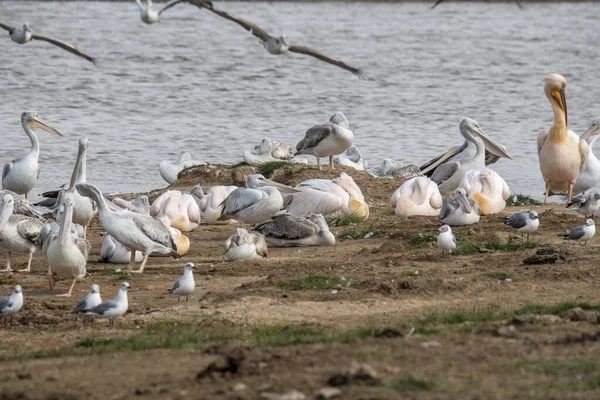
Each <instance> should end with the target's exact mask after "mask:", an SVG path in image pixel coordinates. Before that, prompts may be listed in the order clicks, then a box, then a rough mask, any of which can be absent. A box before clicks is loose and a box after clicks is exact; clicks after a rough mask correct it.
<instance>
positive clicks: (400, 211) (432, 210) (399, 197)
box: [391, 176, 443, 217]
mask: <svg viewBox="0 0 600 400" xmlns="http://www.w3.org/2000/svg"><path fill="white" fill-rule="evenodd" d="M442 204H443V201H442V195H441V194H440V191H439V189H438V186H437V185H436V184H435V182H434V181H432V180H431V179H429V178H427V177H426V176H419V177H416V178H412V179H409V180H407V181H406V182H404V183H403V184H402V185H401V186H400V187H399V188H398V189H396V191H395V192H394V194H393V195H392V198H391V205H392V207H394V209H395V213H396V215H397V216H399V217H410V216H413V215H421V216H434V217H437V216H438V215H440V208H442Z"/></svg>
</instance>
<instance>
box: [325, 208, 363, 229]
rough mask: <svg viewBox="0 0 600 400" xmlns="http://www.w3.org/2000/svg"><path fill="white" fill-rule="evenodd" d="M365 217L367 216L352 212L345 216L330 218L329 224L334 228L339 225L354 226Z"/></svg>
mask: <svg viewBox="0 0 600 400" xmlns="http://www.w3.org/2000/svg"><path fill="white" fill-rule="evenodd" d="M364 219H365V218H364V217H361V216H360V215H359V214H358V213H356V212H352V213H350V214H347V215H344V216H339V217H333V218H328V219H327V224H328V225H329V226H331V227H332V228H335V227H337V226H354V225H358V224H359V223H360V222H361V221H363V220H364Z"/></svg>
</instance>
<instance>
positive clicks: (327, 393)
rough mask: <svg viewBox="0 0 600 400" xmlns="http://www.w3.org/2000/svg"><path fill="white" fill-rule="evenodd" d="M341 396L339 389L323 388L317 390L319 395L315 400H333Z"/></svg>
mask: <svg viewBox="0 0 600 400" xmlns="http://www.w3.org/2000/svg"><path fill="white" fill-rule="evenodd" d="M341 395H342V391H341V390H340V389H338V388H336V387H329V386H325V387H323V388H321V390H319V393H317V400H328V399H335V398H336V397H340V396H341Z"/></svg>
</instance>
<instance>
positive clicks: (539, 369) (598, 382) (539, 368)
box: [515, 357, 600, 391]
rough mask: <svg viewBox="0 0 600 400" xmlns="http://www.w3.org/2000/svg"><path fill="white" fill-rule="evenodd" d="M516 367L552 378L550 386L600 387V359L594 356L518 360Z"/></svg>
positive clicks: (581, 389)
mask: <svg viewBox="0 0 600 400" xmlns="http://www.w3.org/2000/svg"><path fill="white" fill-rule="evenodd" d="M515 364H516V367H517V368H519V369H524V370H526V371H528V373H532V372H533V373H538V374H543V375H546V376H548V377H549V378H551V381H550V382H548V383H547V384H548V386H550V387H552V388H554V389H562V390H567V391H586V390H597V389H600V376H599V373H600V360H598V359H597V358H596V357H594V358H591V357H590V358H569V359H563V360H548V359H537V360H518V361H517V362H516V363H515Z"/></svg>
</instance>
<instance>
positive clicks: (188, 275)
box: [169, 262, 196, 301]
mask: <svg viewBox="0 0 600 400" xmlns="http://www.w3.org/2000/svg"><path fill="white" fill-rule="evenodd" d="M194 268H196V267H195V266H194V263H191V262H189V263H187V264H185V266H184V267H183V276H182V277H181V278H179V279H177V281H176V282H175V283H174V284H173V287H172V288H171V289H170V290H169V293H171V294H174V295H177V301H179V298H180V297H181V296H185V301H188V300H189V299H190V294H192V293H193V292H194V289H196V282H195V281H194Z"/></svg>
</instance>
